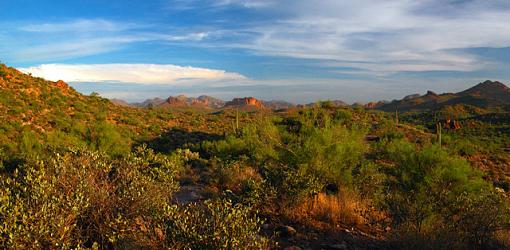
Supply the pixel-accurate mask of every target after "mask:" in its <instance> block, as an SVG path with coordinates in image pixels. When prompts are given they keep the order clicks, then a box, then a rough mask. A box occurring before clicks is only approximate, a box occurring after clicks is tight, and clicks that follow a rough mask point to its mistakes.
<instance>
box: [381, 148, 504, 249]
mask: <svg viewBox="0 0 510 250" xmlns="http://www.w3.org/2000/svg"><path fill="white" fill-rule="evenodd" d="M386 154H387V155H386V158H387V159H389V160H391V161H393V162H394V165H393V166H388V167H386V168H385V169H384V171H385V173H386V175H387V178H386V181H385V182H384V183H383V188H382V189H383V190H384V192H383V194H382V197H379V198H380V200H379V207H380V208H381V209H382V210H383V211H385V212H386V213H387V214H388V215H389V217H390V219H391V223H392V225H393V227H394V228H396V229H399V231H400V232H404V233H405V232H413V233H417V234H418V235H425V236H427V237H433V238H436V239H438V240H440V239H441V235H444V232H445V231H447V232H452V231H453V232H458V233H459V234H458V235H456V236H459V237H462V238H460V239H468V240H472V239H474V240H473V243H477V244H482V243H483V242H485V241H487V239H488V238H489V237H490V236H492V235H493V234H494V233H495V231H496V230H498V229H499V228H501V227H502V226H503V225H504V224H505V223H507V222H508V218H507V219H505V220H504V219H503V218H502V216H503V215H505V214H506V213H505V212H503V211H504V207H505V206H506V205H505V203H506V202H505V201H504V200H503V199H496V198H495V197H497V196H493V195H491V194H490V193H491V192H492V191H491V190H492V189H493V188H492V187H491V186H490V185H489V184H488V183H486V182H485V181H484V180H483V179H482V178H481V175H480V173H479V172H478V171H475V170H474V169H472V168H471V166H470V165H469V163H468V162H467V161H466V160H464V159H461V158H458V157H453V156H449V155H448V153H447V152H446V151H444V150H442V149H440V148H439V147H436V146H426V147H425V148H423V149H418V148H416V147H415V146H414V145H413V144H410V143H408V142H404V141H394V142H392V143H389V144H388V145H387V147H386ZM482 203H484V204H491V205H490V209H488V207H487V206H481V204H482ZM485 209H488V210H492V211H493V212H494V213H486V214H484V216H481V214H482V213H483V212H482V211H485ZM503 217H504V216H503ZM506 217H507V216H506ZM448 235H452V233H449V234H448ZM481 237H483V240H482V239H480V238H481ZM457 239H459V238H457ZM414 240H416V239H414ZM461 241H462V240H459V242H461ZM452 242H456V241H455V240H454V239H453V238H450V239H448V240H447V241H445V244H450V243H452Z"/></svg>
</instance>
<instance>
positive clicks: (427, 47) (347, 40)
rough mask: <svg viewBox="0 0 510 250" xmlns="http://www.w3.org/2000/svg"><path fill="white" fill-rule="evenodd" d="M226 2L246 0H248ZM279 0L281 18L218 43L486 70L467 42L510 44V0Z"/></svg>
mask: <svg viewBox="0 0 510 250" xmlns="http://www.w3.org/2000/svg"><path fill="white" fill-rule="evenodd" d="M219 2H220V3H221V2H224V4H227V3H229V4H233V3H237V4H240V5H242V3H243V2H244V1H242V0H226V1H219ZM272 3H273V5H272V6H271V10H272V11H276V12H278V13H280V14H281V15H277V16H281V18H276V19H272V20H269V21H267V22H259V23H253V26H251V27H249V28H246V29H238V30H236V32H237V34H245V35H246V36H248V37H249V39H246V40H245V41H242V42H239V41H234V42H232V43H226V44H216V45H217V46H226V47H237V48H243V49H248V50H251V51H253V52H254V53H257V54H260V55H276V56H285V57H292V58H304V59H318V60H328V61H331V60H333V61H337V62H336V64H337V65H338V66H344V67H359V68H361V69H365V70H368V71H372V72H374V73H375V74H388V73H393V72H400V71H441V70H454V71H473V70H479V69H483V68H484V66H485V62H481V61H480V58H477V57H476V56H474V55H473V54H469V53H467V52H464V51H462V50H464V49H468V48H476V47H492V48H500V47H508V46H510V29H508V28H506V26H507V24H508V23H510V2H508V1H502V0H495V1H484V0H471V1H440V0H426V1H411V0H390V1H379V0H358V1H342V0H323V1H314V2H312V1H306V0H295V1H285V0H284V1H273V2H272ZM246 7H248V6H246ZM261 11H265V9H262V10H261Z"/></svg>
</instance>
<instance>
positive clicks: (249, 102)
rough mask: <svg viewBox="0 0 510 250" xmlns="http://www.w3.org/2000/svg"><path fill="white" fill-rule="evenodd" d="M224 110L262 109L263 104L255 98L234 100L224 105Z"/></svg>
mask: <svg viewBox="0 0 510 250" xmlns="http://www.w3.org/2000/svg"><path fill="white" fill-rule="evenodd" d="M225 108H258V109H261V108H264V104H262V102H261V101H259V100H257V98H255V97H244V98H234V99H232V101H229V102H227V103H226V104H225Z"/></svg>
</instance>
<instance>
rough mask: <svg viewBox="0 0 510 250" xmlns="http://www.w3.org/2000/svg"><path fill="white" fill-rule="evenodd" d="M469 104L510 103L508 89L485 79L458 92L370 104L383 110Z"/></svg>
mask: <svg viewBox="0 0 510 250" xmlns="http://www.w3.org/2000/svg"><path fill="white" fill-rule="evenodd" d="M457 104H461V105H470V106H474V107H478V108H483V109H491V108H501V107H507V106H509V105H510V89H509V88H508V87H507V86H506V85H505V84H503V83H501V82H497V81H489V80H487V81H485V82H482V83H479V84H477V85H476V86H474V87H472V88H469V89H467V90H464V91H461V92H458V93H444V94H436V93H435V92H433V91H428V92H427V93H426V94H425V95H409V96H406V97H404V98H403V99H402V100H395V101H392V102H391V103H386V104H379V105H370V106H368V108H376V109H380V110H384V111H394V110H395V109H398V110H400V111H411V110H422V111H423V110H437V109H442V108H444V107H447V106H452V105H457Z"/></svg>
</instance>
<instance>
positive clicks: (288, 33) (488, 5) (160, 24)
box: [0, 0, 510, 103]
mask: <svg viewBox="0 0 510 250" xmlns="http://www.w3.org/2000/svg"><path fill="white" fill-rule="evenodd" d="M509 23H510V1H507V0H464V1H462V0H422V1H412V0H387V1H380V0H357V1H350V0H321V1H311V0H307V1H305V0H292V1H291V0H280V1H271V0H251V1H248V0H203V1H201V0H187V1H186V0H153V1H147V0H145V1H139V0H123V1H121V0H110V1H99V0H81V1H73V0H67V1H56V0H54V1H40V0H16V1H14V0H13V1H11V0H0V24H1V25H2V29H1V30H0V60H1V61H2V62H4V63H7V64H8V65H10V66H14V67H17V68H20V69H21V70H22V71H25V72H31V73H32V74H33V75H37V76H42V77H45V78H47V79H50V80H58V79H63V80H65V81H68V82H70V83H71V85H72V86H73V87H75V88H76V89H77V90H79V91H82V92H84V93H90V92H92V91H95V92H98V93H100V94H101V95H102V96H105V97H109V98H121V99H125V100H128V101H140V100H143V99H145V98H149V97H167V96H169V95H178V94H187V95H191V96H195V95H201V94H208V95H212V96H215V97H219V98H223V99H230V98H232V97H236V96H255V97H258V98H261V99H267V100H269V99H282V100H288V101H292V102H296V103H304V102H311V101H314V100H319V99H341V100H344V101H347V102H367V101H372V100H381V99H388V100H391V99H394V98H402V97H403V96H405V95H407V94H412V93H424V92H425V91H426V90H429V89H430V90H434V91H436V92H453V91H459V90H462V89H465V88H467V87H470V86H471V85H474V84H476V83H478V82H481V81H483V80H486V79H492V80H499V81H503V82H507V83H510V70H508V69H509V66H510V28H508V24H509Z"/></svg>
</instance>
